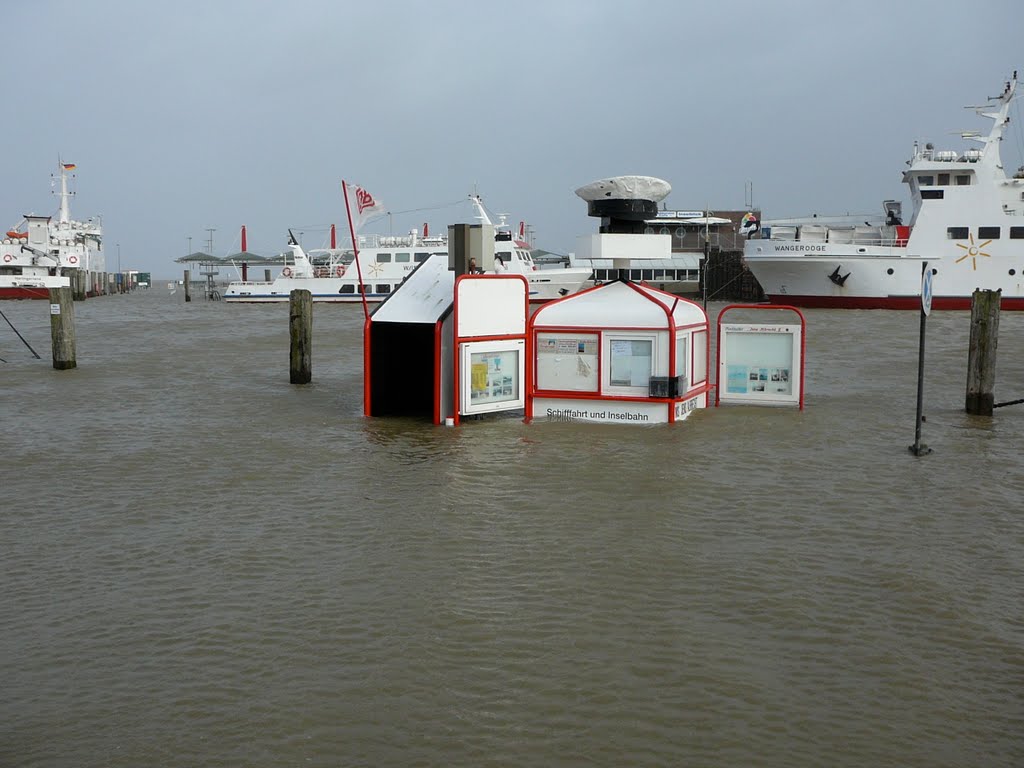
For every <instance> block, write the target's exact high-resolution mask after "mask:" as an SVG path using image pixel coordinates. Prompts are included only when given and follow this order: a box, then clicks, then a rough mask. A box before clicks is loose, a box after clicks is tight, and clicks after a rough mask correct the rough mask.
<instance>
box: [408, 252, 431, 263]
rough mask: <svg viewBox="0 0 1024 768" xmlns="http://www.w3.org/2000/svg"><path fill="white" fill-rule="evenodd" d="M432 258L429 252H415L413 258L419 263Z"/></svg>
mask: <svg viewBox="0 0 1024 768" xmlns="http://www.w3.org/2000/svg"><path fill="white" fill-rule="evenodd" d="M429 258H430V254H429V253H415V254H413V257H412V260H413V261H415V262H416V263H417V264H422V263H423V262H424V261H426V260H427V259H429Z"/></svg>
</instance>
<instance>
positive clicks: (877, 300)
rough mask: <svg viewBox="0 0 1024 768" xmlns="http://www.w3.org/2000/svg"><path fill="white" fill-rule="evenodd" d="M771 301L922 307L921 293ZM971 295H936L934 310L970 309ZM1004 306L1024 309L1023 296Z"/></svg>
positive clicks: (836, 306) (820, 306)
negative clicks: (916, 294)
mask: <svg viewBox="0 0 1024 768" xmlns="http://www.w3.org/2000/svg"><path fill="white" fill-rule="evenodd" d="M768 300H769V301H770V302H771V303H772V304H788V305H790V306H793V307H806V308H808V309H921V297H920V296H790V295H787V294H779V295H777V296H769V297H768ZM970 308H971V297H970V296H933V297H932V309H970ZM1001 308H1002V309H1005V310H1007V311H1024V297H1019V298H1018V297H1012V298H1011V297H1003V300H1002V302H1001Z"/></svg>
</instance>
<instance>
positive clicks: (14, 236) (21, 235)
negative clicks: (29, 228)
mask: <svg viewBox="0 0 1024 768" xmlns="http://www.w3.org/2000/svg"><path fill="white" fill-rule="evenodd" d="M7 236H8V237H9V238H11V239H12V240H19V239H23V238H27V237H28V232H15V231H14V230H13V229H8V230H7Z"/></svg>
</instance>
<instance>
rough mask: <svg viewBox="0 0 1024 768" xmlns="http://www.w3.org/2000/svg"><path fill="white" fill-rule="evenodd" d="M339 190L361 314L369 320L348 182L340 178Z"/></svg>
mask: <svg viewBox="0 0 1024 768" xmlns="http://www.w3.org/2000/svg"><path fill="white" fill-rule="evenodd" d="M341 191H342V192H344V193H345V214H346V215H347V216H348V231H349V232H350V233H351V234H352V252H353V253H354V254H355V255H354V256H353V257H352V260H353V261H355V263H356V274H357V275H358V276H359V295H360V296H362V298H363V316H364V317H365V318H366V319H367V320H369V319H370V310H369V309H368V308H367V306H366V286H365V285H363V270H362V267H360V266H359V241H358V240H357V239H356V230H355V227H353V226H352V209H351V208H349V206H348V184H347V183H346V182H345V180H344V179H342V180H341Z"/></svg>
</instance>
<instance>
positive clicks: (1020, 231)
mask: <svg viewBox="0 0 1024 768" xmlns="http://www.w3.org/2000/svg"><path fill="white" fill-rule="evenodd" d="M1010 239H1011V240H1024V227H1010Z"/></svg>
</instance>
